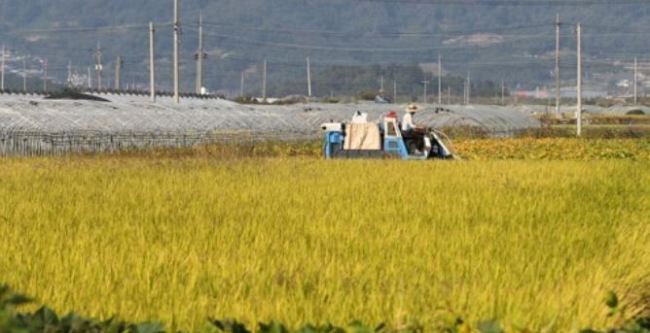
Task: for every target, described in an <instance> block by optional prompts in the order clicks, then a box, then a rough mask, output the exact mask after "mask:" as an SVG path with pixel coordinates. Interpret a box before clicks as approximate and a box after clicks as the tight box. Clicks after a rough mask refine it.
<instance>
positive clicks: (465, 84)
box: [463, 79, 467, 105]
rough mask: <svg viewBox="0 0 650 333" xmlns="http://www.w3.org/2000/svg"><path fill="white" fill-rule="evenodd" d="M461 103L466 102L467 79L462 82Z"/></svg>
mask: <svg viewBox="0 0 650 333" xmlns="http://www.w3.org/2000/svg"><path fill="white" fill-rule="evenodd" d="M463 104H465V105H466V104H467V79H465V82H463Z"/></svg>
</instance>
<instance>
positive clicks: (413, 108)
mask: <svg viewBox="0 0 650 333" xmlns="http://www.w3.org/2000/svg"><path fill="white" fill-rule="evenodd" d="M418 111H420V108H418V106H417V104H414V103H411V104H409V105H408V106H407V107H406V112H418Z"/></svg>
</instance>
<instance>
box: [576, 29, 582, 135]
mask: <svg viewBox="0 0 650 333" xmlns="http://www.w3.org/2000/svg"><path fill="white" fill-rule="evenodd" d="M577 30H578V31H577V34H578V46H577V51H578V52H577V54H578V83H577V87H576V88H577V89H576V92H577V94H576V95H577V96H576V97H577V100H578V105H577V110H576V135H577V136H578V137H579V136H581V135H582V27H581V26H580V23H578V27H577Z"/></svg>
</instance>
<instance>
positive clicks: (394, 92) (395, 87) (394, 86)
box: [393, 79, 397, 103]
mask: <svg viewBox="0 0 650 333" xmlns="http://www.w3.org/2000/svg"><path fill="white" fill-rule="evenodd" d="M393 103H397V80H396V79H393Z"/></svg>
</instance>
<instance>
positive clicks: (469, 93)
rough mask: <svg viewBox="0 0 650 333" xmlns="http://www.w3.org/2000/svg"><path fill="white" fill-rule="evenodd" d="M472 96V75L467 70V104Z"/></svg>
mask: <svg viewBox="0 0 650 333" xmlns="http://www.w3.org/2000/svg"><path fill="white" fill-rule="evenodd" d="M471 98H472V77H471V76H470V74H469V72H467V105H469V104H470V103H471Z"/></svg>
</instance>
